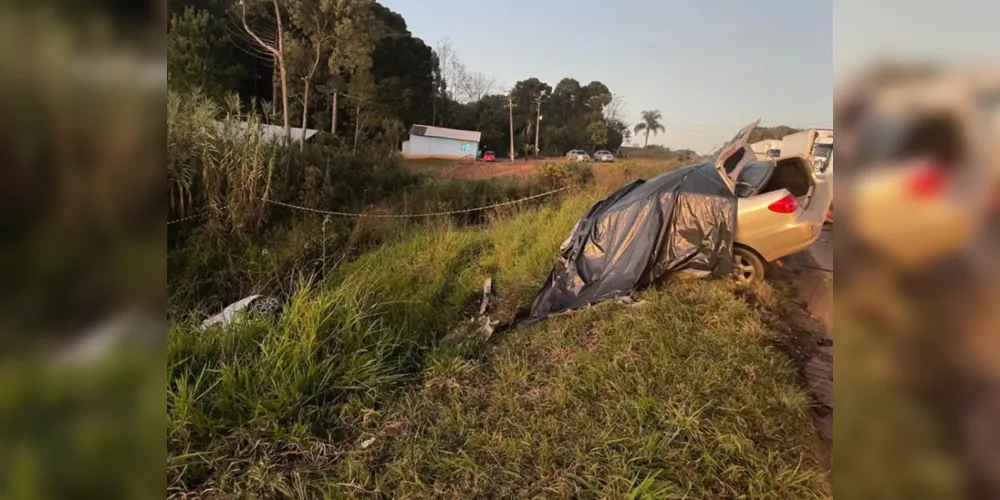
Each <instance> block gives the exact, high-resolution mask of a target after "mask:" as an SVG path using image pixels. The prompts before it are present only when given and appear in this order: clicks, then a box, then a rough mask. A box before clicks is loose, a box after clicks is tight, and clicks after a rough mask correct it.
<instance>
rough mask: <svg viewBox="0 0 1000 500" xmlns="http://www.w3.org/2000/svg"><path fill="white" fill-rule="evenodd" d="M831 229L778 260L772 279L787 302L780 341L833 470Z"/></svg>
mask: <svg viewBox="0 0 1000 500" xmlns="http://www.w3.org/2000/svg"><path fill="white" fill-rule="evenodd" d="M832 248H833V231H832V228H828V229H826V230H824V231H823V234H822V235H821V236H820V239H819V240H818V241H817V242H816V243H815V244H814V248H810V249H809V250H808V251H805V252H801V253H799V254H796V255H793V256H791V257H789V258H787V259H783V260H782V261H781V266H780V267H778V266H776V267H775V268H774V269H773V270H772V275H771V277H772V281H773V282H774V283H775V285H777V286H779V287H785V288H786V289H787V290H788V292H789V294H790V296H792V297H794V299H793V301H792V302H793V303H792V304H787V305H786V307H783V308H781V317H780V318H776V319H777V325H778V327H779V328H780V329H783V330H784V332H783V333H784V335H783V343H784V344H785V345H784V347H785V348H786V350H787V351H788V352H789V353H790V355H791V356H792V358H793V359H794V360H795V362H796V363H797V364H798V365H799V370H800V373H801V375H802V377H803V379H804V381H805V383H806V385H807V386H808V388H809V392H810V396H811V397H812V399H813V417H814V420H815V422H816V428H817V431H818V434H819V437H820V439H821V441H822V443H823V447H824V449H825V450H824V451H825V455H826V457H825V458H826V459H827V465H828V467H829V468H830V470H831V471H832V470H833V461H832V458H831V454H832V452H833V250H832Z"/></svg>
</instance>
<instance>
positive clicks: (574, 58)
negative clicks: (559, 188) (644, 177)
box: [380, 0, 888, 152]
mask: <svg viewBox="0 0 1000 500" xmlns="http://www.w3.org/2000/svg"><path fill="white" fill-rule="evenodd" d="M839 1H840V0H838V2H839ZM879 1H883V0H879ZM885 1H888V0H885ZM380 3H382V4H383V5H385V6H386V7H389V8H390V9H392V10H394V11H396V12H398V13H400V14H401V15H402V16H403V17H404V18H405V19H406V23H407V26H408V27H409V29H410V31H411V32H412V33H413V34H414V36H417V37H420V38H422V39H423V40H424V42H426V43H427V44H428V45H430V46H432V47H434V46H436V45H437V44H438V42H439V41H441V40H443V39H445V38H447V39H449V40H450V41H451V44H452V47H453V48H454V50H455V52H456V54H457V56H458V57H459V59H460V60H461V61H462V63H463V64H465V66H466V67H467V68H468V69H470V70H473V71H480V72H483V73H487V74H489V75H492V76H493V77H494V78H496V80H497V81H498V82H500V83H502V84H504V85H505V86H512V85H513V84H514V83H516V82H517V81H519V80H523V79H526V78H530V77H537V78H539V79H540V80H542V81H544V82H546V83H548V84H549V85H552V86H553V87H554V86H555V84H556V83H558V81H559V80H561V79H562V78H565V77H570V78H575V79H577V80H578V81H580V83H581V84H582V85H586V84H587V83H589V82H591V81H593V80H598V81H601V82H603V83H604V84H605V85H607V86H608V88H610V89H611V91H612V92H613V93H615V94H618V95H620V96H621V97H622V98H624V100H625V102H626V104H627V109H628V116H629V118H630V119H631V120H632V123H633V124H634V123H635V122H637V121H638V119H639V114H640V112H641V111H642V110H650V109H657V110H659V111H660V112H661V113H662V115H663V120H662V123H663V125H664V127H666V131H665V132H661V133H660V134H659V135H658V136H655V137H654V136H650V138H649V142H650V144H663V145H666V146H669V147H671V148H674V149H684V148H686V149H692V150H695V151H697V152H708V151H710V150H712V149H714V148H715V147H716V146H718V145H720V144H721V143H723V142H724V141H726V140H728V139H730V138H731V137H732V136H733V134H735V133H736V131H737V130H739V129H740V128H741V127H743V126H744V125H746V124H748V123H750V122H752V121H753V120H756V119H758V118H760V119H761V125H765V126H772V125H789V126H798V127H830V126H831V125H832V111H831V108H832V106H833V99H832V92H833V9H832V5H831V4H832V0H754V1H746V0H616V1H614V2H612V1H609V0H534V1H531V0H505V2H498V1H496V0H491V1H487V0H380ZM868 3H872V2H868ZM875 3H877V2H875ZM543 114H544V107H543ZM639 140H640V141H641V138H640V139H639ZM633 142H635V140H633ZM639 144H641V142H640V143H639Z"/></svg>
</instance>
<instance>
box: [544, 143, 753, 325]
mask: <svg viewBox="0 0 1000 500" xmlns="http://www.w3.org/2000/svg"><path fill="white" fill-rule="evenodd" d="M735 224H736V197H735V196H734V195H733V193H732V190H731V189H730V188H729V186H728V185H727V184H726V182H725V181H724V180H723V179H722V178H721V176H720V175H719V173H718V172H717V171H716V169H715V165H714V163H712V162H711V161H709V162H705V163H701V164H697V165H690V166H687V167H682V168H679V169H677V170H674V171H671V172H667V173H665V174H663V175H660V176H658V177H654V178H653V179H650V180H648V181H643V180H637V181H635V182H632V183H631V184H627V185H625V186H624V187H622V188H621V189H619V190H618V191H616V192H615V193H614V194H612V195H611V196H609V197H608V198H607V199H604V200H602V201H600V202H598V203H597V204H595V205H594V206H593V207H591V208H590V210H589V211H588V212H587V213H586V214H585V215H584V216H583V217H582V218H581V219H580V220H579V222H577V224H576V227H574V228H573V232H572V234H571V235H570V237H569V239H568V240H566V242H565V243H564V244H563V247H562V249H561V253H560V258H559V262H557V263H556V265H555V266H554V268H553V269H552V272H551V273H549V277H548V279H547V280H546V282H545V285H544V286H543V287H542V290H541V291H540V292H539V294H538V296H537V297H536V298H535V302H534V304H532V307H531V313H530V314H529V316H528V318H527V319H526V321H525V323H533V322H535V321H538V320H541V319H544V318H546V317H548V316H549V315H551V314H556V313H559V312H563V311H566V310H570V309H577V308H580V307H583V306H585V305H587V304H591V303H594V302H598V301H601V300H606V299H611V298H615V297H619V296H623V295H627V294H629V293H631V292H632V291H633V290H636V289H640V288H643V287H646V286H648V285H650V284H652V283H654V282H655V281H657V280H658V279H660V278H662V277H664V276H666V275H667V274H669V273H673V272H677V271H682V270H683V271H692V272H696V273H698V274H703V275H713V276H723V275H727V274H729V273H730V272H731V271H732V265H733V238H734V236H735Z"/></svg>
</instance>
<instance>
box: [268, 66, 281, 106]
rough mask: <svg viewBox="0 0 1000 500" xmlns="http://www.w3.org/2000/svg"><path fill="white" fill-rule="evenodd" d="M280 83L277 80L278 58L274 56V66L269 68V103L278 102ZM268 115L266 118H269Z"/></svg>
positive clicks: (275, 103)
mask: <svg viewBox="0 0 1000 500" xmlns="http://www.w3.org/2000/svg"><path fill="white" fill-rule="evenodd" d="M280 87H281V83H279V82H278V58H277V57H275V58H274V67H273V68H271V103H273V104H274V105H277V104H278V92H279V91H280V89H279V88H280ZM270 118H271V117H270V116H269V117H268V119H269V120H270Z"/></svg>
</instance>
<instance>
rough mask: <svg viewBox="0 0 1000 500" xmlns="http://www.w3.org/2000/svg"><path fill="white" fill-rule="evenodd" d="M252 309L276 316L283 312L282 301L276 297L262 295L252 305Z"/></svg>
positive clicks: (256, 312) (259, 312)
mask: <svg viewBox="0 0 1000 500" xmlns="http://www.w3.org/2000/svg"><path fill="white" fill-rule="evenodd" d="M250 311H252V312H253V313H255V314H259V315H262V316H267V317H276V316H278V314H279V313H280V312H281V303H280V302H278V299H276V298H274V297H261V298H260V299H258V300H256V301H254V303H253V304H251V305H250Z"/></svg>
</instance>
